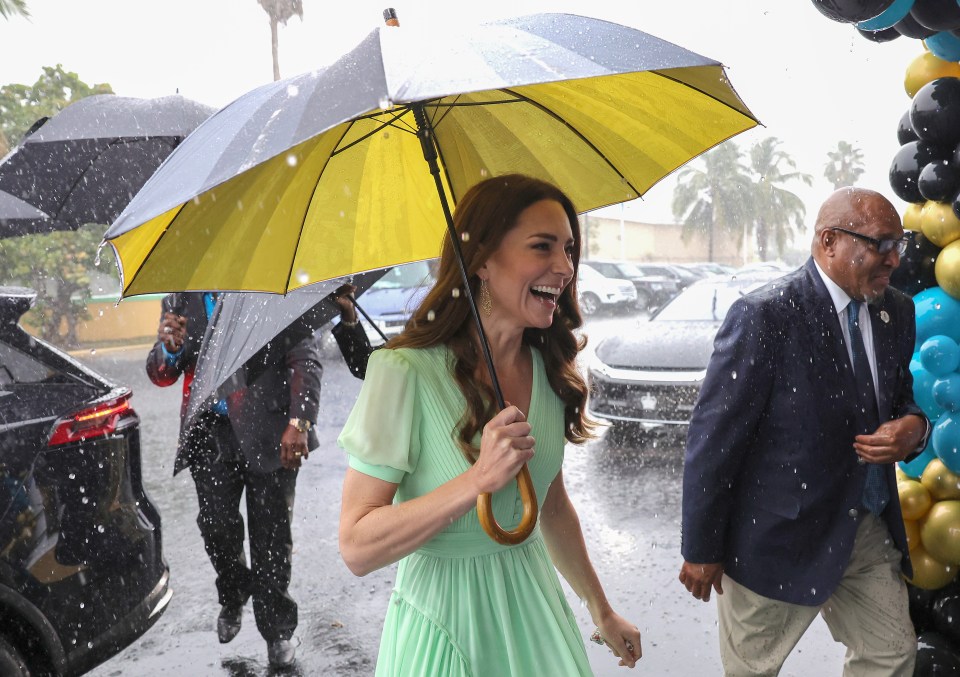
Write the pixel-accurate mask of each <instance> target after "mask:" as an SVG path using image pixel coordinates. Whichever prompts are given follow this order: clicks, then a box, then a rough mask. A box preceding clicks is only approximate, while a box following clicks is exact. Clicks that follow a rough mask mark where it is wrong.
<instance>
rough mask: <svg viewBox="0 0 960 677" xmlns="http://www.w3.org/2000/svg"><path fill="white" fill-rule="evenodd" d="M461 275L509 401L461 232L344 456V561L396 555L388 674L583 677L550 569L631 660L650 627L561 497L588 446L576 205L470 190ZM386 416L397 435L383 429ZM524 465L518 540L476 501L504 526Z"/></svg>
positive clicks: (518, 181)
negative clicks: (569, 455) (501, 531)
mask: <svg viewBox="0 0 960 677" xmlns="http://www.w3.org/2000/svg"><path fill="white" fill-rule="evenodd" d="M454 220H455V228H456V231H457V234H458V236H459V237H458V240H460V242H461V243H462V251H463V257H464V265H465V267H466V270H467V274H468V279H469V280H470V285H471V289H472V291H473V293H474V294H475V295H476V296H477V298H479V304H478V305H479V309H480V310H479V314H480V316H481V320H482V324H483V330H484V332H485V333H486V335H487V338H488V341H489V345H490V347H491V353H492V357H493V363H494V365H495V367H496V370H497V373H498V374H499V378H498V380H499V382H500V385H501V386H502V391H503V394H504V396H505V399H506V400H507V402H508V405H507V406H506V407H505V408H504V409H502V410H501V411H499V412H498V411H496V410H495V407H494V405H493V403H494V402H495V401H496V399H495V397H494V389H493V388H492V386H491V378H490V375H489V372H488V371H487V368H486V366H485V365H484V363H483V361H482V359H481V358H480V353H481V351H480V347H479V333H478V331H477V329H476V326H475V324H474V319H473V317H472V316H471V311H470V309H469V306H468V304H467V301H466V299H465V298H464V297H465V295H464V294H463V293H462V291H463V290H462V288H461V287H462V284H463V282H462V279H463V278H462V277H461V271H460V269H459V267H458V266H459V264H458V262H457V258H456V255H455V253H454V247H453V246H452V245H451V242H450V240H448V239H445V240H444V248H443V252H442V256H441V260H440V266H439V271H438V278H437V282H436V284H435V285H434V287H433V289H432V290H431V291H430V293H429V294H428V295H427V296H426V298H425V299H424V301H423V302H422V303H421V305H420V306H419V308H418V309H417V310H416V312H415V313H414V315H413V316H412V318H411V320H410V321H409V322H408V324H407V326H406V328H405V329H404V331H403V333H401V334H400V335H399V336H398V337H396V338H394V339H393V340H392V341H391V342H390V343H388V344H387V347H386V348H383V349H380V350H378V351H376V352H375V353H373V355H372V356H371V357H370V360H369V364H368V367H367V373H366V378H365V379H364V384H363V387H362V389H361V392H360V395H359V397H358V399H357V402H356V405H355V407H354V409H353V412H352V413H351V415H350V417H349V419H348V420H347V422H346V425H345V427H344V429H343V431H342V433H341V435H340V438H339V444H340V445H341V446H342V447H343V448H344V449H345V450H346V451H347V453H348V454H349V466H350V467H349V468H348V470H347V474H346V477H345V479H344V485H343V503H342V510H341V516H340V551H341V555H342V557H343V559H344V562H345V563H346V565H347V566H348V567H349V569H350V570H351V571H352V572H353V573H355V574H357V575H364V574H367V573H369V572H371V571H374V570H376V569H380V568H382V567H384V566H388V565H390V564H392V563H393V562H397V561H399V562H400V564H399V569H398V571H397V578H396V584H395V587H394V590H393V594H392V598H391V602H390V605H389V608H388V611H387V617H386V621H385V623H384V629H383V635H382V639H381V644H380V653H379V658H378V662H377V674H378V675H390V676H391V677H395V676H397V675H423V674H443V675H445V676H448V677H449V676H451V675H589V674H592V673H591V669H590V665H589V662H588V660H587V655H586V651H585V649H584V643H583V640H582V638H581V635H580V632H579V630H578V628H577V623H576V620H575V618H574V617H573V614H572V612H571V610H570V607H569V606H568V604H567V602H566V600H565V599H564V595H563V590H562V588H561V586H560V582H559V579H558V577H557V573H556V569H559V570H560V572H561V573H562V574H563V575H564V577H565V578H566V580H567V581H568V582H569V583H570V585H571V587H572V588H573V590H574V592H575V593H576V594H577V595H578V596H579V597H580V598H581V599H582V600H583V602H584V603H585V604H586V606H587V608H588V609H589V610H590V614H591V616H592V617H593V620H594V622H595V623H596V624H597V626H598V630H597V633H596V635H597V640H596V641H598V642H606V643H607V644H608V645H609V646H610V647H611V649H612V650H613V651H614V653H615V654H616V655H618V656H619V657H620V664H621V665H625V666H628V667H633V666H634V665H635V664H636V662H637V660H638V659H639V658H640V655H641V647H640V631H639V630H638V629H637V627H636V626H635V625H633V624H632V623H630V622H628V621H627V620H626V619H624V618H622V617H621V616H620V615H618V614H617V613H615V612H614V611H613V609H612V607H611V605H610V604H609V602H608V601H607V599H606V597H605V595H604V592H603V587H602V586H601V584H600V582H599V580H598V578H597V575H596V573H595V571H594V569H593V566H592V564H591V563H590V558H589V556H588V554H587V550H586V546H585V544H584V540H583V534H582V532H581V529H580V523H579V520H578V518H577V513H576V510H575V509H574V507H573V505H572V504H571V502H570V499H569V497H568V495H567V492H566V490H565V488H564V483H563V473H562V469H561V466H562V461H563V450H564V444H565V442H567V441H570V442H573V443H580V442H583V441H585V440H586V439H588V438H589V437H591V430H592V427H593V423H592V422H591V421H589V420H588V419H587V418H586V416H585V414H584V412H585V406H584V405H585V403H586V397H587V388H586V384H585V383H584V381H583V378H582V376H581V375H580V374H579V372H578V371H577V368H576V364H575V360H576V356H577V354H578V352H579V351H580V349H582V347H583V345H584V343H583V342H582V341H578V339H577V338H576V336H575V335H574V333H573V330H574V329H575V328H577V327H579V326H580V324H581V318H580V314H579V310H578V308H577V302H576V268H577V263H578V261H579V258H580V246H581V240H580V232H579V224H578V221H577V213H576V210H575V209H574V207H573V204H572V203H571V201H570V200H569V198H568V197H567V196H566V195H565V194H564V193H562V192H561V191H560V190H559V189H558V188H556V187H555V186H553V185H552V184H549V183H546V182H544V181H541V180H539V179H535V178H531V177H527V176H522V175H517V174H513V175H504V176H498V177H495V178H492V179H488V180H485V181H483V182H481V183H479V184H477V185H476V186H474V187H473V188H471V189H470V190H469V191H467V193H466V194H465V195H464V196H463V198H462V200H461V201H460V202H459V204H458V205H457V209H456V213H455V216H454ZM386 421H390V422H391V424H390V425H384V422H386ZM524 464H527V466H528V468H529V472H530V475H531V477H532V479H533V484H534V486H535V488H536V495H537V497H538V500H539V501H540V505H539V515H540V517H539V523H538V525H537V527H536V528H535V529H534V530H533V533H532V534H531V535H530V536H529V537H528V538H526V540H524V541H523V542H521V543H520V544H518V545H512V546H510V545H501V544H500V543H499V542H495V541H493V540H491V539H490V538H488V536H487V535H486V534H485V533H484V532H483V531H482V530H481V525H480V519H479V517H478V513H477V512H476V510H474V506H475V505H476V503H477V499H478V496H480V495H481V494H484V493H489V494H492V495H493V498H492V503H493V512H494V515H495V517H496V520H497V522H498V523H499V524H503V525H505V526H506V527H507V528H510V527H511V526H513V525H515V524H517V523H518V521H519V520H520V519H521V512H522V510H521V500H520V497H519V495H518V490H517V488H516V487H515V486H514V484H513V478H514V476H516V475H517V473H518V471H520V469H521V467H522V466H523V465H524Z"/></svg>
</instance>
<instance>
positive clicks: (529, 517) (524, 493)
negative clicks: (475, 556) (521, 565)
mask: <svg viewBox="0 0 960 677" xmlns="http://www.w3.org/2000/svg"><path fill="white" fill-rule="evenodd" d="M517 487H518V488H519V489H520V501H521V502H522V503H523V516H522V517H521V519H520V524H518V525H517V528H516V529H514V530H513V531H506V530H505V529H504V528H503V527H501V526H500V525H499V524H497V520H496V518H495V517H494V516H493V497H492V496H491V495H490V494H480V495H479V496H477V516H478V517H479V518H480V526H482V527H483V530H484V531H486V532H487V535H488V536H490V538H492V539H493V540H495V541H496V542H497V543H500V544H501V545H517V544H519V543H523V542H524V541H525V540H527V537H528V536H529V535H530V534H531V533H532V532H533V528H534V527H535V526H536V525H537V492H536V490H535V489H534V488H533V480H532V479H531V478H530V470H528V469H527V464H526V463H524V464H523V466H522V467H521V468H520V472H518V473H517Z"/></svg>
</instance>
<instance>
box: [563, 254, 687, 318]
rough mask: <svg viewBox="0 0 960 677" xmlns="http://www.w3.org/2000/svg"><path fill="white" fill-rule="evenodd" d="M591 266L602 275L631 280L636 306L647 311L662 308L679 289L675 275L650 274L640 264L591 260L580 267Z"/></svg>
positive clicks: (582, 262) (581, 263) (582, 263)
mask: <svg viewBox="0 0 960 677" xmlns="http://www.w3.org/2000/svg"><path fill="white" fill-rule="evenodd" d="M584 264H587V265H589V266H590V267H592V268H593V269H595V270H596V271H597V272H599V273H600V274H601V275H606V276H607V277H615V278H621V279H624V280H630V282H632V283H633V286H634V288H635V289H636V290H637V301H636V306H637V309H638V310H645V309H647V308H650V307H651V306H662V305H663V304H665V303H666V302H667V301H669V300H670V299H672V298H673V297H674V296H676V294H677V291H678V290H679V287H678V285H677V281H676V278H675V277H674V276H673V275H667V274H663V273H656V272H648V271H645V270H643V269H642V268H641V266H640V264H637V263H633V262H631V261H611V260H599V259H590V260H589V261H581V262H580V265H581V266H583V265H584Z"/></svg>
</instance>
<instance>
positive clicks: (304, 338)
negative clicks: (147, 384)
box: [146, 285, 370, 667]
mask: <svg viewBox="0 0 960 677" xmlns="http://www.w3.org/2000/svg"><path fill="white" fill-rule="evenodd" d="M353 289H354V288H353V287H352V286H350V285H344V286H342V287H340V288H339V289H337V290H336V291H335V292H334V294H333V296H334V298H333V300H334V302H335V303H337V305H338V306H339V307H340V310H341V322H340V324H339V325H338V327H337V328H336V329H335V330H334V333H335V335H336V336H337V338H338V343H339V344H340V345H341V346H347V347H349V348H350V351H349V355H347V354H346V353H345V356H346V357H347V360H348V363H350V366H351V371H352V372H353V373H354V374H360V373H362V370H363V369H364V368H365V362H366V358H367V356H368V355H369V351H370V344H369V342H368V341H367V338H366V334H365V332H364V331H363V329H362V328H360V327H359V326H357V325H356V324H355V318H356V316H355V314H354V313H353V309H352V306H351V305H350V304H349V303H348V302H347V301H346V300H340V299H339V298H338V297H343V296H346V295H348V294H349V293H350V292H352V291H353ZM217 301H218V299H217V294H215V293H211V292H203V293H201V292H188V293H177V294H169V295H168V296H166V297H165V298H164V299H163V303H162V308H163V310H162V316H161V319H160V326H159V329H158V332H157V342H156V344H155V345H154V346H153V348H152V349H151V351H150V354H149V355H148V357H147V364H146V368H147V374H148V376H149V377H150V380H151V381H153V383H155V384H156V385H158V386H170V385H173V384H174V383H176V382H177V381H178V380H180V377H181V376H183V401H182V406H181V426H185V425H186V426H187V429H186V430H184V431H183V434H181V436H180V439H181V442H180V444H179V445H178V449H177V456H176V462H175V464H174V474H176V473H178V472H180V471H181V470H183V469H184V468H186V467H189V468H190V474H191V475H192V477H193V480H194V484H195V485H196V489H197V499H198V502H199V514H198V516H197V524H198V526H199V527H200V533H201V536H202V537H203V542H204V547H205V549H206V551H207V554H208V556H209V557H210V562H211V563H212V564H213V568H214V570H215V571H216V573H217V593H218V597H219V602H220V605H221V608H220V614H219V617H218V619H217V636H218V638H219V640H220V642H221V643H227V642H230V641H232V640H233V638H234V637H236V635H237V633H239V631H240V626H241V621H242V618H243V607H244V605H245V604H246V601H247V599H248V598H250V597H252V598H253V611H254V618H255V619H256V622H257V629H258V630H259V631H260V634H261V635H262V636H263V638H264V639H265V640H266V642H267V653H268V658H269V662H270V664H271V665H272V666H274V667H285V666H288V665H290V664H292V663H293V660H294V656H295V653H296V646H295V645H294V643H293V642H292V641H291V638H292V637H293V632H294V630H295V629H296V627H297V604H296V602H295V601H294V600H293V599H292V598H291V597H290V595H289V593H288V587H289V584H290V577H291V565H292V551H293V538H292V533H291V523H292V517H293V503H294V495H295V490H296V480H297V474H298V470H299V468H300V466H301V464H302V463H303V461H305V460H307V458H308V457H309V455H310V451H311V450H313V449H315V448H316V447H317V445H318V443H319V442H318V439H317V435H316V432H315V431H314V430H313V427H314V425H316V423H317V420H318V417H319V413H320V407H319V402H320V375H321V372H322V366H321V364H320V353H319V349H318V346H317V341H316V338H315V336H314V331H313V330H314V327H312V326H310V325H309V322H306V321H297V322H294V323H293V324H291V325H289V326H288V327H286V328H285V329H284V330H283V331H281V332H280V333H279V335H278V336H277V337H276V338H275V339H274V340H273V341H271V342H270V343H269V344H267V346H265V347H264V348H263V349H261V350H260V351H259V352H258V353H257V354H256V355H254V356H253V357H252V358H250V360H248V361H247V362H246V363H245V365H244V368H243V369H242V373H241V380H242V383H243V386H242V387H240V388H238V389H236V390H235V391H234V392H233V393H231V394H230V395H229V396H228V397H227V398H226V399H225V400H217V401H214V402H213V403H212V405H210V406H208V407H206V408H204V410H203V411H202V412H201V413H200V414H199V415H197V416H195V417H193V418H192V419H190V420H189V422H186V409H187V402H188V400H189V396H190V389H191V385H192V383H193V377H194V373H195V370H196V366H197V362H198V360H199V359H201V357H202V355H201V351H202V349H203V345H204V344H203V343H202V339H203V336H204V334H205V331H206V328H207V323H208V320H209V319H210V317H211V316H212V314H213V312H214V308H215V306H216V304H217ZM351 320H353V324H351ZM360 363H362V364H360ZM243 493H246V505H247V519H248V523H247V530H248V532H249V539H250V557H251V563H250V565H249V566H248V565H247V561H246V556H245V554H244V546H243V541H244V522H243V517H242V516H241V514H240V497H241V495H242V494H243Z"/></svg>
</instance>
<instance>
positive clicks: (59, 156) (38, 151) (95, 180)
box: [0, 94, 214, 236]
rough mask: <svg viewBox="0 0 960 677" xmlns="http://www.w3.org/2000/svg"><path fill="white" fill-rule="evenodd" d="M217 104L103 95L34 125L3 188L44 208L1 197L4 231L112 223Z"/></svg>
mask: <svg viewBox="0 0 960 677" xmlns="http://www.w3.org/2000/svg"><path fill="white" fill-rule="evenodd" d="M213 111H214V109H213V108H211V107H209V106H204V105H203V104H200V103H197V102H196V101H191V100H190V99H186V98H184V97H182V96H179V95H173V96H165V97H160V98H157V99H139V98H134V97H124V96H115V95H112V94H100V95H96V96H90V97H87V98H84V99H80V100H79V101H77V102H76V103H72V104H70V105H69V106H67V107H66V108H64V109H63V110H62V111H60V112H59V113H57V114H56V115H54V116H53V117H52V118H50V119H49V120H46V121H44V122H39V123H38V124H37V125H34V129H33V131H32V132H31V133H29V134H28V135H27V136H26V138H24V140H23V141H22V142H21V143H20V144H19V145H18V146H17V147H16V148H14V149H13V150H12V151H11V152H10V153H9V154H8V155H7V156H6V157H5V158H3V160H2V161H0V191H5V192H7V193H9V194H10V195H12V196H13V197H15V198H17V199H18V200H21V201H23V202H25V203H26V204H28V205H30V206H32V207H34V208H36V209H37V210H39V211H40V212H43V213H44V214H45V215H46V216H47V219H46V220H44V219H40V220H39V221H35V220H31V219H29V218H28V219H24V218H21V217H19V216H17V212H16V211H14V210H11V211H8V207H10V205H9V204H6V203H5V202H0V236H10V235H26V234H29V233H33V232H45V231H49V230H72V229H76V228H79V227H80V226H82V225H83V224H85V223H111V222H112V221H113V220H114V219H115V218H116V217H117V215H119V214H120V212H121V211H122V210H123V208H124V207H126V206H127V203H128V202H129V201H130V199H131V198H132V197H133V196H134V195H135V194H136V192H137V191H138V190H140V188H141V187H142V186H143V184H144V183H145V182H146V181H147V179H148V178H150V175H151V174H153V172H154V171H156V169H157V167H159V166H160V164H161V163H162V162H163V161H164V160H165V159H166V157H167V156H168V155H170V153H171V151H173V149H174V148H176V147H177V145H179V143H180V142H181V141H182V140H183V139H184V138H185V137H186V136H187V134H189V133H190V132H191V131H193V129H195V128H196V126H197V125H199V124H200V123H201V122H203V121H204V120H205V119H207V118H208V117H210V115H211V114H212V113H213Z"/></svg>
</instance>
